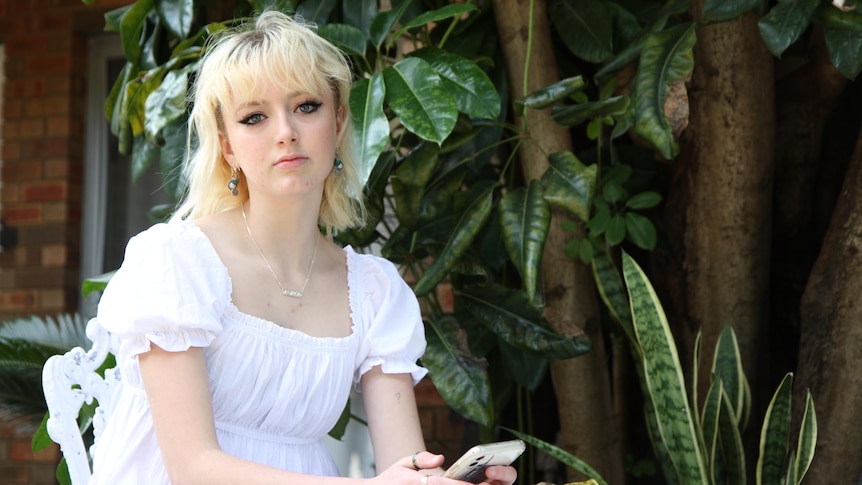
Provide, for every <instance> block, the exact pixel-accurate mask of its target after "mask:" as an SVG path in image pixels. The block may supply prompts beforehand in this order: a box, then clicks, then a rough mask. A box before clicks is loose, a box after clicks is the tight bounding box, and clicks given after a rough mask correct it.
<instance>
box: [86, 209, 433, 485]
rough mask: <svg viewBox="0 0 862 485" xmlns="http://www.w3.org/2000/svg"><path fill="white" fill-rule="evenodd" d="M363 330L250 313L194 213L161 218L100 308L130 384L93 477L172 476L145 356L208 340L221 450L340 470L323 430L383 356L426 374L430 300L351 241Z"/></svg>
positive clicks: (302, 469) (357, 316)
mask: <svg viewBox="0 0 862 485" xmlns="http://www.w3.org/2000/svg"><path fill="white" fill-rule="evenodd" d="M344 251H345V254H346V258H347V283H348V299H349V305H350V312H351V315H350V317H351V319H352V324H353V327H352V330H353V331H352V333H351V334H350V335H349V336H347V337H343V338H334V337H327V338H320V337H312V336H309V335H307V334H305V333H302V332H299V331H296V330H292V329H288V328H284V327H281V326H278V325H276V324H275V323H272V322H270V321H267V320H262V319H260V318H256V317H253V316H251V315H246V314H244V313H242V312H240V311H239V310H238V309H237V308H236V307H235V306H234V305H233V304H232V303H231V280H230V277H229V276H228V271H227V268H226V267H225V266H224V264H222V262H221V260H220V259H219V257H218V254H217V253H216V251H215V249H214V248H213V246H212V244H211V243H210V241H209V239H207V237H206V236H205V235H204V233H203V232H202V231H201V230H200V229H199V228H198V227H197V226H195V225H194V224H193V223H191V222H173V223H168V224H157V225H155V226H153V227H151V228H150V229H148V230H146V231H144V232H142V233H141V234H139V235H137V236H135V237H134V238H132V239H131V240H130V241H129V244H128V246H127V248H126V256H125V260H124V262H123V264H122V266H121V268H120V269H119V270H118V271H117V273H116V274H115V275H114V277H113V278H112V279H111V282H110V284H109V285H108V287H107V288H106V290H105V293H104V295H103V296H102V298H101V301H100V303H99V309H98V314H97V316H96V318H97V319H98V321H99V323H100V324H101V325H103V326H104V327H105V328H107V329H108V330H109V331H110V332H112V333H114V334H115V335H117V337H118V339H119V340H118V341H119V349H115V353H116V357H117V366H118V367H119V368H120V369H121V373H122V376H123V381H124V382H123V388H122V391H121V394H120V396H119V399H118V401H117V402H116V404H115V409H114V411H113V413H112V415H111V418H110V420H109V422H108V424H107V426H106V428H105V430H104V432H103V434H102V436H101V438H100V439H99V441H98V443H97V447H96V452H95V455H96V456H95V458H94V472H93V478H92V480H91V482H90V484H91V485H102V484H105V485H108V484H109V485H117V484H123V485H135V484H142V485H143V484H146V485H159V484H168V483H169V480H168V477H167V473H166V471H165V467H164V464H163V462H162V458H161V454H160V451H159V447H158V443H157V441H156V436H155V432H154V430H153V423H152V420H151V417H150V411H149V405H148V403H147V397H146V394H145V392H144V389H143V385H142V382H141V375H140V369H139V367H138V359H137V356H138V354H140V353H142V352H146V351H147V350H149V348H150V342H152V343H155V344H157V345H158V346H159V347H161V348H163V349H166V350H169V351H182V350H185V349H188V348H189V347H193V346H194V347H204V348H205V356H206V366H207V373H208V376H209V384H210V389H211V391H212V401H213V411H214V414H215V424H216V432H217V435H218V441H219V444H220V445H221V448H222V449H223V450H224V451H225V452H226V453H229V454H231V455H234V456H238V457H240V458H245V459H247V460H251V461H255V462H259V463H263V464H267V465H271V466H274V467H277V468H281V469H284V470H290V471H294V472H298V473H306V474H312V475H330V476H335V475H338V471H337V469H336V467H335V464H334V462H333V461H332V458H331V457H330V456H329V453H328V451H327V450H326V448H325V446H324V444H323V441H322V438H323V437H324V436H325V435H326V434H327V433H328V432H329V431H330V430H331V429H332V427H333V425H334V424H335V423H336V421H337V420H338V418H339V416H340V415H341V412H342V411H343V409H344V407H345V404H346V402H347V398H348V395H349V393H350V389H351V385H358V383H359V379H360V378H361V377H362V375H363V374H364V373H365V372H367V371H368V370H370V369H371V368H372V367H375V366H377V365H380V366H381V368H382V371H383V372H385V373H410V374H412V377H413V382H414V384H415V383H417V382H418V381H419V380H420V379H421V378H422V377H423V376H424V375H425V373H426V371H425V369H423V368H421V367H419V366H418V365H417V364H416V361H417V359H418V358H419V357H421V355H422V353H423V352H424V350H425V337H424V331H423V324H422V319H421V316H420V313H419V305H418V302H417V301H416V297H415V296H414V294H413V292H412V291H411V289H410V288H409V287H408V286H407V285H406V283H405V282H404V280H403V279H402V278H401V276H400V274H399V273H398V271H397V270H396V268H395V266H394V265H393V264H392V263H390V262H389V261H387V260H385V259H382V258H379V257H376V256H371V255H363V254H358V253H356V252H354V251H353V250H352V249H351V248H350V247H347V248H345V249H344Z"/></svg>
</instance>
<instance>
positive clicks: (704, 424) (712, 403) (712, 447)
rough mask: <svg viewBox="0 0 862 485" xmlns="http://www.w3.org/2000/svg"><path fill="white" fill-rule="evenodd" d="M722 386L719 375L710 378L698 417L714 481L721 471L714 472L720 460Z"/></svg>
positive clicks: (705, 456)
mask: <svg viewBox="0 0 862 485" xmlns="http://www.w3.org/2000/svg"><path fill="white" fill-rule="evenodd" d="M723 395H724V387H723V386H722V383H721V377H716V378H714V379H713V380H712V383H711V384H710V386H709V392H707V394H706V401H704V403H703V412H702V413H701V418H700V427H701V430H702V432H703V443H704V446H705V448H704V458H705V460H706V464H707V468H708V469H710V470H712V471H713V476H715V477H716V482H715V483H719V480H718V477H721V475H722V474H721V473H717V472H716V466H719V464H720V460H717V459H716V458H717V457H718V454H719V453H718V451H719V449H720V448H721V443H720V442H719V440H720V438H719V433H718V420H719V408H720V407H721V401H722V399H724V397H723Z"/></svg>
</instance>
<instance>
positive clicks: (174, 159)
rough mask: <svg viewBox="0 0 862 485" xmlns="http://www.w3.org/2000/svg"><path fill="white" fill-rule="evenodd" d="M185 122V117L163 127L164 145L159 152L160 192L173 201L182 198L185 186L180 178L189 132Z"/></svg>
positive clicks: (184, 180)
mask: <svg viewBox="0 0 862 485" xmlns="http://www.w3.org/2000/svg"><path fill="white" fill-rule="evenodd" d="M187 121H188V119H187V118H186V117H181V118H177V119H174V120H172V121H171V122H170V123H169V124H168V125H167V126H166V127H165V129H164V136H165V144H164V146H162V149H161V151H160V152H159V160H160V162H161V163H160V171H161V173H162V190H163V191H164V192H165V193H166V194H167V195H168V196H169V197H170V198H171V200H173V201H178V200H179V199H180V198H181V197H182V194H183V193H184V192H185V190H186V186H187V180H186V179H185V178H183V177H182V167H183V162H184V160H185V156H186V141H187V138H188V130H189V127H188V123H187Z"/></svg>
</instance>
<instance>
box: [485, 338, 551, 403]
mask: <svg viewBox="0 0 862 485" xmlns="http://www.w3.org/2000/svg"><path fill="white" fill-rule="evenodd" d="M496 342H497V345H498V346H499V347H498V348H499V352H500V357H501V358H500V360H501V361H502V365H503V366H504V367H505V368H506V370H507V371H508V372H510V373H511V374H512V378H513V379H515V382H517V383H518V384H519V385H521V386H523V387H524V388H526V389H528V390H530V391H531V392H534V391H535V390H536V389H538V387H539V385H541V384H542V382H543V381H544V380H545V377H546V376H547V375H548V359H546V358H545V357H544V356H542V355H537V354H534V353H532V352H524V351H522V350H520V349H516V348H515V347H513V346H511V345H509V344H507V343H506V341H505V340H496Z"/></svg>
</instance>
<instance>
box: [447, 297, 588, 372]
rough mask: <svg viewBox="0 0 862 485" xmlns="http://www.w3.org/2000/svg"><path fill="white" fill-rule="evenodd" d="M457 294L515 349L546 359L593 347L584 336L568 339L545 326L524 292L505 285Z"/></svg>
mask: <svg viewBox="0 0 862 485" xmlns="http://www.w3.org/2000/svg"><path fill="white" fill-rule="evenodd" d="M456 295H457V296H458V297H459V301H461V303H462V304H463V305H464V308H466V309H467V310H468V311H469V312H470V313H471V314H473V315H474V316H475V317H476V318H477V319H479V320H480V321H481V322H482V323H483V324H485V325H486V326H487V327H488V328H490V329H491V330H492V331H493V332H494V334H495V335H497V337H498V338H501V339H503V340H505V341H506V343H508V344H509V345H511V346H513V347H515V348H518V349H521V350H526V351H529V352H535V353H537V354H539V355H542V356H544V357H545V358H547V359H569V358H572V357H577V356H579V355H582V354H584V353H586V352H588V351H589V350H590V349H591V348H592V345H591V343H590V341H589V339H588V338H587V336H586V335H585V334H583V333H581V334H578V335H575V336H573V337H567V336H565V335H561V334H559V333H557V332H554V331H552V330H549V329H548V328H546V326H543V325H542V324H541V323H542V322H543V318H542V313H541V311H540V310H539V309H538V308H536V307H535V306H533V305H532V304H531V303H530V300H529V299H528V298H527V295H526V294H525V293H524V292H523V291H519V290H513V289H511V288H507V287H505V286H502V285H489V286H470V287H465V288H462V289H460V290H457V291H456Z"/></svg>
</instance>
